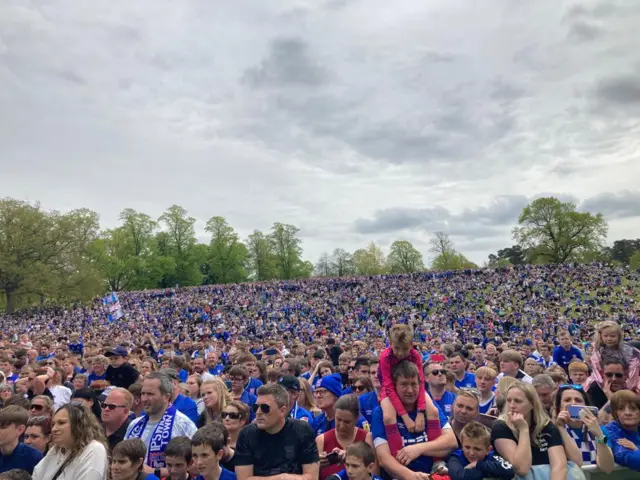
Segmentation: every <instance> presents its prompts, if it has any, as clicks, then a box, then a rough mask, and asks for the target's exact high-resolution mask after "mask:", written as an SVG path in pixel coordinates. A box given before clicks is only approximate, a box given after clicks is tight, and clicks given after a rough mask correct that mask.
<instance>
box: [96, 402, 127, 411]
mask: <svg viewBox="0 0 640 480" xmlns="http://www.w3.org/2000/svg"><path fill="white" fill-rule="evenodd" d="M100 406H101V407H102V408H103V409H105V410H111V411H113V410H115V409H116V408H127V406H126V405H116V404H115V403H101V404H100Z"/></svg>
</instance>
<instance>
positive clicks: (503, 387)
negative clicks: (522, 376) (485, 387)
mask: <svg viewBox="0 0 640 480" xmlns="http://www.w3.org/2000/svg"><path fill="white" fill-rule="evenodd" d="M516 383H518V380H517V379H515V378H513V377H507V376H504V377H502V378H501V379H500V381H499V382H498V386H497V387H496V393H499V394H500V396H502V397H506V396H507V392H508V391H509V389H510V388H511V387H512V386H513V385H515V384H516Z"/></svg>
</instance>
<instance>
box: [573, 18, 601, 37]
mask: <svg viewBox="0 0 640 480" xmlns="http://www.w3.org/2000/svg"><path fill="white" fill-rule="evenodd" d="M602 33H603V30H602V28H600V27H599V26H598V25H596V24H594V23H589V22H585V21H582V20H578V21H576V22H574V23H573V24H572V25H571V28H570V29H569V37H570V38H573V39H576V40H585V41H590V40H594V39H596V38H598V37H599V36H601V35H602Z"/></svg>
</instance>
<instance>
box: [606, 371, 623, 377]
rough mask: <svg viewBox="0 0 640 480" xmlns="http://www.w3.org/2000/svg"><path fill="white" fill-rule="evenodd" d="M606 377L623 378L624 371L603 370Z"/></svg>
mask: <svg viewBox="0 0 640 480" xmlns="http://www.w3.org/2000/svg"><path fill="white" fill-rule="evenodd" d="M604 375H605V376H606V377H607V378H613V377H616V378H623V377H624V373H620V372H605V374H604Z"/></svg>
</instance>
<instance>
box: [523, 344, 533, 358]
mask: <svg viewBox="0 0 640 480" xmlns="http://www.w3.org/2000/svg"><path fill="white" fill-rule="evenodd" d="M529 355H531V347H530V346H529V345H523V346H522V356H523V357H528V356H529Z"/></svg>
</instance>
